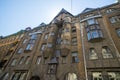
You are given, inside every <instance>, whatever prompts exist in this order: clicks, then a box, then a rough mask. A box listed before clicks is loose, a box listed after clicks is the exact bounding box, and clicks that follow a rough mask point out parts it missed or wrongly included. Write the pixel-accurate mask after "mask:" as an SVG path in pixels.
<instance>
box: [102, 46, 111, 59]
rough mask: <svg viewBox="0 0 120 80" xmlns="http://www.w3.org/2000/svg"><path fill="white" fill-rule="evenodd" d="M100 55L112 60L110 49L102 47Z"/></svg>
mask: <svg viewBox="0 0 120 80" xmlns="http://www.w3.org/2000/svg"><path fill="white" fill-rule="evenodd" d="M102 55H103V58H113V56H112V52H111V50H110V48H109V47H107V46H103V47H102Z"/></svg>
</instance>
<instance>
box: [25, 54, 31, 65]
mask: <svg viewBox="0 0 120 80" xmlns="http://www.w3.org/2000/svg"><path fill="white" fill-rule="evenodd" d="M29 63H30V57H29V56H28V57H27V58H26V61H25V64H29Z"/></svg>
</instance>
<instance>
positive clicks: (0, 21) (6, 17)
mask: <svg viewBox="0 0 120 80" xmlns="http://www.w3.org/2000/svg"><path fill="white" fill-rule="evenodd" d="M71 1H72V10H71ZM115 2H116V0H0V36H7V35H10V34H13V33H16V32H18V31H20V30H24V29H25V28H27V27H31V28H34V27H37V26H38V25H40V24H41V23H42V22H44V23H46V24H49V23H50V21H52V19H53V18H54V17H55V16H56V15H57V14H58V13H59V12H60V10H61V9H62V8H64V9H65V10H67V11H68V12H70V13H72V14H73V15H77V14H79V13H81V12H82V11H83V10H84V9H85V8H98V7H102V6H106V5H109V4H113V3H115Z"/></svg>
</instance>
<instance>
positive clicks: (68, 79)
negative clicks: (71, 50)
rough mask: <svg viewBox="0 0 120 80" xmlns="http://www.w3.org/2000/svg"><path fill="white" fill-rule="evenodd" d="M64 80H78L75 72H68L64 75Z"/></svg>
mask: <svg viewBox="0 0 120 80" xmlns="http://www.w3.org/2000/svg"><path fill="white" fill-rule="evenodd" d="M65 80H78V78H77V75H76V74H75V73H68V74H67V75H66V77H65Z"/></svg>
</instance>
